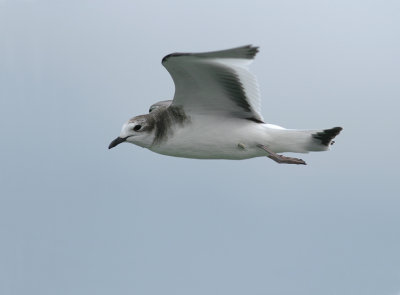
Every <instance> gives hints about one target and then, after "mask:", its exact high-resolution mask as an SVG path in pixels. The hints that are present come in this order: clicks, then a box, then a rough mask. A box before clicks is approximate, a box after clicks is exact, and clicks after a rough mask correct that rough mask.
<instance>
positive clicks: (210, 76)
mask: <svg viewBox="0 0 400 295" xmlns="http://www.w3.org/2000/svg"><path fill="white" fill-rule="evenodd" d="M257 52H258V47H253V46H250V45H248V46H242V47H237V48H232V49H228V50H221V51H213V52H205V53H172V54H169V55H167V56H165V57H164V58H163V59H162V65H163V66H164V67H165V68H166V69H167V70H168V72H169V73H170V75H171V76H172V79H173V81H174V84H175V95H174V98H173V100H165V101H160V102H157V103H155V104H153V105H152V106H151V107H150V110H149V113H148V114H145V115H140V116H136V117H133V118H132V119H130V120H128V121H127V122H126V123H125V124H124V125H123V126H122V130H121V133H120V135H119V136H118V137H117V138H116V139H114V140H113V141H112V142H111V143H110V145H109V147H108V148H109V149H111V148H113V147H115V146H116V145H118V144H120V143H122V142H130V143H133V144H136V145H138V146H141V147H144V148H147V149H149V150H151V151H153V152H156V153H159V154H163V155H168V156H175V157H184V158H195V159H232V160H240V159H249V158H254V157H262V156H267V157H269V158H270V159H272V160H274V161H275V162H277V163H287V164H303V165H305V164H306V163H305V162H304V161H303V160H302V159H298V158H292V157H286V156H283V155H280V154H279V153H284V152H294V153H308V152H310V151H325V150H328V149H329V147H330V145H331V144H333V141H332V139H333V138H334V137H335V136H336V135H338V134H339V133H340V131H341V130H342V128H341V127H334V128H330V129H316V130H298V129H286V128H283V127H280V126H277V125H273V124H269V123H266V122H265V120H264V119H263V117H262V115H261V112H260V111H261V100H260V94H259V90H258V84H257V81H256V78H255V76H254V75H253V74H251V73H250V72H249V70H248V66H249V64H250V63H251V62H252V61H253V59H254V57H255V55H256V54H257Z"/></svg>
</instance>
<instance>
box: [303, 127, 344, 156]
mask: <svg viewBox="0 0 400 295" xmlns="http://www.w3.org/2000/svg"><path fill="white" fill-rule="evenodd" d="M342 130H343V128H342V127H334V128H331V129H325V130H321V131H317V132H315V133H312V134H311V142H310V145H309V148H308V150H309V151H325V150H327V149H329V146H330V145H332V144H334V143H335V142H334V141H333V139H334V138H335V137H336V136H337V135H338V134H339V133H340V131H342Z"/></svg>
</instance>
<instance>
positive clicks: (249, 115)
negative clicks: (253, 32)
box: [162, 45, 263, 122]
mask: <svg viewBox="0 0 400 295" xmlns="http://www.w3.org/2000/svg"><path fill="white" fill-rule="evenodd" d="M257 52H258V48H257V47H253V46H250V45H249V46H243V47H238V48H232V49H228V50H222V51H214V52H206V53H172V54H169V55H167V56H165V57H164V58H163V60H162V64H163V66H164V67H165V68H166V69H167V70H168V72H169V73H170V74H171V76H172V79H173V80H174V83H175V95H174V99H173V102H172V105H174V106H181V107H183V109H184V110H185V112H187V113H196V114H215V115H226V116H234V117H239V118H243V119H249V120H253V121H256V122H262V121H263V118H262V116H261V114H260V109H261V103H260V95H259V90H258V84H257V81H256V78H255V76H254V75H253V74H251V73H250V72H249V70H248V65H249V64H250V63H251V62H252V60H253V59H254V56H255V55H256V54H257Z"/></svg>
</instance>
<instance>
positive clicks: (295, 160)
mask: <svg viewBox="0 0 400 295" xmlns="http://www.w3.org/2000/svg"><path fill="white" fill-rule="evenodd" d="M258 147H259V148H262V149H263V150H264V151H266V152H267V154H268V155H267V157H268V158H270V159H272V160H274V161H275V162H277V163H279V164H282V163H285V164H297V165H307V164H306V162H304V161H303V160H302V159H298V158H291V157H285V156H282V155H278V154H276V153H274V152H273V151H271V150H270V149H269V148H268V147H267V146H265V145H262V144H259V145H258Z"/></svg>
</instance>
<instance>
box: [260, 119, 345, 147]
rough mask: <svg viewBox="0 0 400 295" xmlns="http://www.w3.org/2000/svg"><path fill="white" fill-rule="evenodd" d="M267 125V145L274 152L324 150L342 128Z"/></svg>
mask: <svg viewBox="0 0 400 295" xmlns="http://www.w3.org/2000/svg"><path fill="white" fill-rule="evenodd" d="M266 125H267V127H269V132H268V133H269V134H270V136H271V137H270V140H269V141H270V142H269V144H268V146H269V147H270V148H271V150H273V151H274V152H275V153H284V152H294V153H308V152H311V151H312V152H316V151H326V150H328V149H329V146H330V145H332V144H333V143H334V141H332V140H333V139H334V138H335V136H337V135H338V134H339V133H340V131H342V129H343V128H341V127H334V128H331V129H324V130H294V129H284V128H281V127H278V126H274V125H270V124H266Z"/></svg>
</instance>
